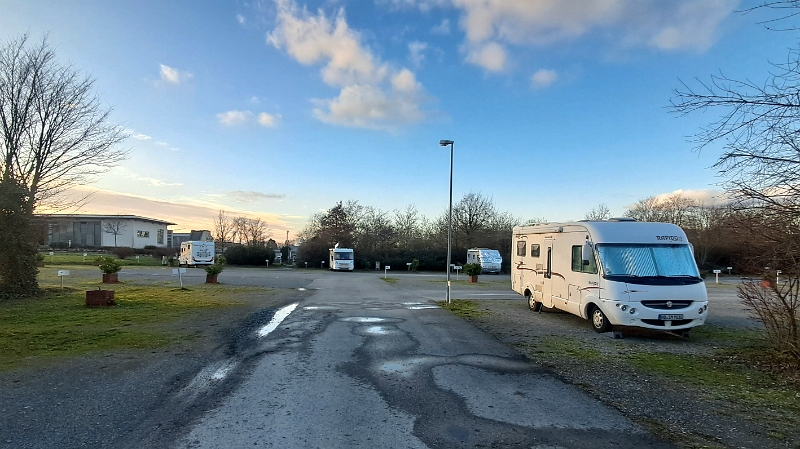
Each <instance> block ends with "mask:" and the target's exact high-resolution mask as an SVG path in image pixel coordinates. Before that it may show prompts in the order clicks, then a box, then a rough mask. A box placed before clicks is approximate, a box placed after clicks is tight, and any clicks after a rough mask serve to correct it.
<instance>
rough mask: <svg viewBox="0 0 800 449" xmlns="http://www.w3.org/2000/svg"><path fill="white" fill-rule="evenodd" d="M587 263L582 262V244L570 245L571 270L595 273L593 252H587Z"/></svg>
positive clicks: (595, 266)
mask: <svg viewBox="0 0 800 449" xmlns="http://www.w3.org/2000/svg"><path fill="white" fill-rule="evenodd" d="M588 262H589V264H588V265H584V264H583V246H581V245H575V246H573V247H572V271H577V272H579V273H589V274H597V262H595V260H594V254H589V260H588Z"/></svg>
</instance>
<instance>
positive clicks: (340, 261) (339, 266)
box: [328, 243, 354, 271]
mask: <svg viewBox="0 0 800 449" xmlns="http://www.w3.org/2000/svg"><path fill="white" fill-rule="evenodd" d="M329 252H330V257H329V261H328V262H329V263H328V269H329V270H333V271H353V268H354V266H353V249H352V248H339V244H338V243H337V244H336V246H335V247H333V248H331V249H330V250H329Z"/></svg>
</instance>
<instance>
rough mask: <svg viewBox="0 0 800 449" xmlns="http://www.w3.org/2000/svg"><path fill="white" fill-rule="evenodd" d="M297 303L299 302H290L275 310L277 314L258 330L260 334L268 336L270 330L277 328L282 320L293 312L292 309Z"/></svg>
mask: <svg viewBox="0 0 800 449" xmlns="http://www.w3.org/2000/svg"><path fill="white" fill-rule="evenodd" d="M297 304H298V303H294V304H289V305H288V306H286V307H283V308H281V309H279V310H278V311H277V312H275V316H273V317H272V319H271V320H269V323H267V325H266V326H264V327H262V328H261V329H259V330H258V336H259V337H266V336H267V335H268V334H269V333H270V332H272V331H274V330H275V329H277V328H278V326H279V325H280V324H281V322H282V321H283V320H285V319H286V317H287V316H289V314H290V313H292V311H293V310H294V309H295V308H296V307H297Z"/></svg>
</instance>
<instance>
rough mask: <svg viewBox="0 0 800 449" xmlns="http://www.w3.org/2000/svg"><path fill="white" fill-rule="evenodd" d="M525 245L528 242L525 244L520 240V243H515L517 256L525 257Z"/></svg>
mask: <svg viewBox="0 0 800 449" xmlns="http://www.w3.org/2000/svg"><path fill="white" fill-rule="evenodd" d="M527 243H528V242H526V241H525V240H520V241H518V242H517V255H518V256H524V255H525V246H526V245H527Z"/></svg>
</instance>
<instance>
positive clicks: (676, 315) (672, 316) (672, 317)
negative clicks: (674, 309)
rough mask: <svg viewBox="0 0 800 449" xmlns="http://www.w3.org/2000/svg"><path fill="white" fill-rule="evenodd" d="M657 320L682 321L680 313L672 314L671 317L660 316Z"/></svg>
mask: <svg viewBox="0 0 800 449" xmlns="http://www.w3.org/2000/svg"><path fill="white" fill-rule="evenodd" d="M658 319H659V320H663V321H672V320H682V319H683V314H682V313H673V314H672V315H665V314H662V315H659V316H658Z"/></svg>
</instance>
